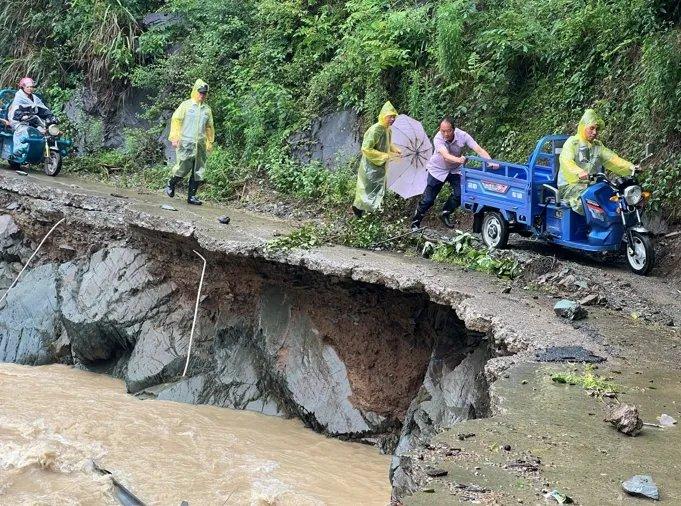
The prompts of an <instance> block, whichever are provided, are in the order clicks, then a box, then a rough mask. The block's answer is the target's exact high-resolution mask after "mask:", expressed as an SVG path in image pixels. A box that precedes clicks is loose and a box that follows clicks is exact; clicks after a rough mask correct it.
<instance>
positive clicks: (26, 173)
mask: <svg viewBox="0 0 681 506" xmlns="http://www.w3.org/2000/svg"><path fill="white" fill-rule="evenodd" d="M16 173H17V174H19V175H20V176H28V172H26V171H23V170H17V171H16Z"/></svg>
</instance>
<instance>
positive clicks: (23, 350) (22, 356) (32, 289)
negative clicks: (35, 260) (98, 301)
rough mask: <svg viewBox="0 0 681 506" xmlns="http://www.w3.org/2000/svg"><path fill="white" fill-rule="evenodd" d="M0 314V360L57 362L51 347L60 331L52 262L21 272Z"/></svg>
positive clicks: (23, 362) (60, 333) (54, 271)
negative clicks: (0, 316) (20, 276)
mask: <svg viewBox="0 0 681 506" xmlns="http://www.w3.org/2000/svg"><path fill="white" fill-rule="evenodd" d="M0 314H1V315H2V318H0V362H15V363H17V364H30V365H42V364H49V363H52V362H58V361H60V360H59V358H57V357H58V356H59V355H60V354H59V353H55V351H56V350H55V348H54V346H53V345H54V343H55V342H56V341H57V340H58V339H59V337H60V336H61V335H62V332H63V330H62V327H61V323H60V313H59V304H58V301H57V268H56V266H55V265H53V264H45V265H41V266H39V267H36V268H35V269H32V270H29V271H27V272H25V273H24V275H23V276H22V278H21V279H20V280H19V282H18V283H17V284H16V285H15V286H14V288H13V289H12V291H11V293H10V294H9V295H8V296H7V298H6V299H5V301H4V302H3V303H2V304H1V305H0Z"/></svg>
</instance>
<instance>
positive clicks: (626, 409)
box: [603, 404, 643, 436]
mask: <svg viewBox="0 0 681 506" xmlns="http://www.w3.org/2000/svg"><path fill="white" fill-rule="evenodd" d="M603 421H605V422H610V423H611V424H612V425H614V426H615V428H616V429H617V430H618V431H620V432H621V433H622V434H626V435H627V436H635V435H636V434H638V433H639V432H640V430H641V429H642V428H643V420H641V418H640V417H639V416H638V408H636V406H630V405H628V404H620V405H618V406H612V407H611V408H610V412H609V413H608V414H607V416H606V417H605V418H604V419H603Z"/></svg>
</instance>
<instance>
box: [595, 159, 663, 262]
mask: <svg viewBox="0 0 681 506" xmlns="http://www.w3.org/2000/svg"><path fill="white" fill-rule="evenodd" d="M590 179H591V181H593V182H594V184H592V185H591V186H589V188H588V189H587V191H586V192H584V195H582V203H583V204H584V209H585V211H586V223H587V227H588V228H590V232H589V238H594V239H595V240H599V241H602V242H603V244H608V243H611V242H612V243H613V244H620V243H621V242H622V241H623V242H624V243H625V247H626V256H627V262H628V263H629V268H630V269H631V270H632V271H633V272H635V273H636V274H641V275H646V274H648V273H649V272H650V271H651V270H652V268H653V266H654V265H655V247H654V245H653V241H652V239H651V238H650V232H649V231H648V230H647V229H646V228H645V227H644V226H643V222H642V221H641V211H642V210H643V207H644V206H645V202H646V199H647V197H649V196H650V193H648V192H644V191H643V190H642V189H641V186H639V184H638V183H637V182H636V180H635V179H634V175H633V174H632V176H631V177H617V178H614V179H613V180H610V179H608V176H607V175H606V174H604V173H602V172H600V173H598V174H594V175H593V176H591V178H590Z"/></svg>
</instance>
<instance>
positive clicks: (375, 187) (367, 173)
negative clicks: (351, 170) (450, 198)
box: [352, 102, 401, 218]
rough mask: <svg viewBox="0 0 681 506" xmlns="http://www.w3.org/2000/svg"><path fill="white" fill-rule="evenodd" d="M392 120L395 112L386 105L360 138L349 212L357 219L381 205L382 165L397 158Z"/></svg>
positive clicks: (388, 103) (398, 153) (383, 166)
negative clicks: (360, 147)
mask: <svg viewBox="0 0 681 506" xmlns="http://www.w3.org/2000/svg"><path fill="white" fill-rule="evenodd" d="M396 117H397V111H396V110H395V108H394V107H393V105H392V104H391V103H390V102H386V103H385V104H383V108H381V112H380V113H379V115H378V123H374V124H373V125H371V126H370V127H369V129H368V130H367V131H366V133H365V134H364V140H363V141H362V160H361V162H360V164H359V170H358V172H357V187H356V190H355V201H354V203H353V204H352V211H353V212H354V213H355V215H356V216H357V217H358V218H359V217H361V216H362V215H363V214H364V213H365V212H373V211H376V210H377V209H378V208H379V207H380V205H381V203H382V202H383V195H385V182H386V168H387V163H386V162H388V160H390V159H391V158H392V157H395V156H399V155H400V154H401V153H400V150H399V149H398V148H397V147H395V145H394V144H392V143H391V132H390V126H391V125H392V124H393V123H394V122H395V118H396Z"/></svg>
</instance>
